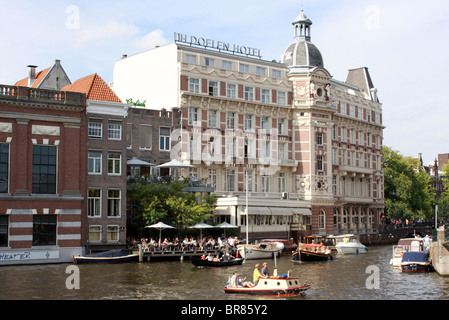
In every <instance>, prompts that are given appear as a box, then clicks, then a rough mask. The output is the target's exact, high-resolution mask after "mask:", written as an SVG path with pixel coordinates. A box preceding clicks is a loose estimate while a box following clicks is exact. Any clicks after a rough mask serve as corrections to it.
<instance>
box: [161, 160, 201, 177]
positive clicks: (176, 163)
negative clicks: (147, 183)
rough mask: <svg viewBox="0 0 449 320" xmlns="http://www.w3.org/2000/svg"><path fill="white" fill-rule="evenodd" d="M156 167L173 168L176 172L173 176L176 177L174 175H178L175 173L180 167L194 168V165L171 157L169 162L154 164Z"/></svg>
mask: <svg viewBox="0 0 449 320" xmlns="http://www.w3.org/2000/svg"><path fill="white" fill-rule="evenodd" d="M156 168H170V169H175V172H176V174H174V175H173V176H174V177H175V178H176V177H177V176H178V175H177V171H178V169H182V168H195V166H193V165H191V164H188V163H184V162H181V161H179V160H177V159H173V160H171V161H169V162H166V163H163V164H160V165H158V166H156Z"/></svg>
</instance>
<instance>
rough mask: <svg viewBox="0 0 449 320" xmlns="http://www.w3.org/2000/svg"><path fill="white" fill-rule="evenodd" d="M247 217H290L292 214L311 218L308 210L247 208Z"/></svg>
mask: <svg viewBox="0 0 449 320" xmlns="http://www.w3.org/2000/svg"><path fill="white" fill-rule="evenodd" d="M245 209H246V207H243V208H242V210H243V212H242V214H243V215H245V214H246V212H245ZM248 213H249V215H252V216H254V215H261V216H291V215H293V214H301V215H304V216H311V215H312V212H311V211H310V209H309V208H292V207H285V208H282V207H253V206H250V207H248Z"/></svg>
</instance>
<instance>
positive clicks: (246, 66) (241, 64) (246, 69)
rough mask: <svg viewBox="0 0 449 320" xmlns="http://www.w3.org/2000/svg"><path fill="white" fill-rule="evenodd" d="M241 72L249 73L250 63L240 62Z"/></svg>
mask: <svg viewBox="0 0 449 320" xmlns="http://www.w3.org/2000/svg"><path fill="white" fill-rule="evenodd" d="M239 72H241V73H249V65H247V64H244V63H240V64H239Z"/></svg>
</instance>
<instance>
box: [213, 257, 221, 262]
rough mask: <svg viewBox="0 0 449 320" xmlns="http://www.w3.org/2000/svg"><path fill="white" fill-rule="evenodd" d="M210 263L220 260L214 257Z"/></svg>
mask: <svg viewBox="0 0 449 320" xmlns="http://www.w3.org/2000/svg"><path fill="white" fill-rule="evenodd" d="M212 261H213V262H220V259H219V258H218V256H216V257H214V258H213V259H212Z"/></svg>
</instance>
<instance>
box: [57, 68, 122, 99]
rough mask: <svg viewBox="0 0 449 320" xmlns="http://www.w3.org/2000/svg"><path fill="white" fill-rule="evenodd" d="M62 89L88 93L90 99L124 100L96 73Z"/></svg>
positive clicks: (87, 96)
mask: <svg viewBox="0 0 449 320" xmlns="http://www.w3.org/2000/svg"><path fill="white" fill-rule="evenodd" d="M61 91H73V92H81V93H84V94H86V98H87V99H88V100H98V101H109V102H120V103H121V102H122V100H120V98H119V97H118V96H117V95H116V94H115V92H114V91H112V89H111V88H110V87H109V86H108V85H107V83H106V82H105V81H104V80H103V79H102V78H101V77H100V76H99V75H98V74H96V73H94V74H91V75H90V76H87V77H84V78H81V79H79V80H77V81H75V83H73V84H70V85H68V86H65V87H64V88H62V89H61Z"/></svg>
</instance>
